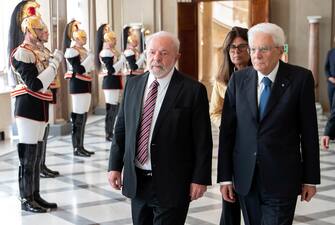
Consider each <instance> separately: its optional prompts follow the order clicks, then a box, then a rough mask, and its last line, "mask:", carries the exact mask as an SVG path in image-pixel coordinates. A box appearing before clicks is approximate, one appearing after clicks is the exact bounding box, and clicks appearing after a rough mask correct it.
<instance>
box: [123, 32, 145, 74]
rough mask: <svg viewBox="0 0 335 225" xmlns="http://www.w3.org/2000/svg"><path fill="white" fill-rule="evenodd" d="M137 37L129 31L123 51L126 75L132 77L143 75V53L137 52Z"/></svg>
mask: <svg viewBox="0 0 335 225" xmlns="http://www.w3.org/2000/svg"><path fill="white" fill-rule="evenodd" d="M138 48H139V37H138V36H137V35H136V34H135V32H132V30H131V29H130V30H129V36H128V37H127V48H126V49H125V50H124V55H125V57H126V59H127V67H126V75H128V77H132V76H135V75H139V74H143V73H144V69H143V67H144V64H145V58H146V55H145V52H142V53H141V52H140V51H139V49H138Z"/></svg>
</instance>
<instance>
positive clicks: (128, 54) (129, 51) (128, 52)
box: [124, 49, 135, 57]
mask: <svg viewBox="0 0 335 225" xmlns="http://www.w3.org/2000/svg"><path fill="white" fill-rule="evenodd" d="M124 55H125V56H126V57H128V56H132V55H135V52H134V51H133V50H131V49H126V50H124Z"/></svg>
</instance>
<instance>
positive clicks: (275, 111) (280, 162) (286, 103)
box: [218, 62, 320, 197]
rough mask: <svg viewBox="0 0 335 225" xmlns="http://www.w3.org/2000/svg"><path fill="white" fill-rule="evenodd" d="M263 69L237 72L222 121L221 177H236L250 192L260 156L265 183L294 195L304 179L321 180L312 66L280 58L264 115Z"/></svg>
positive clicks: (269, 189)
mask: <svg viewBox="0 0 335 225" xmlns="http://www.w3.org/2000/svg"><path fill="white" fill-rule="evenodd" d="M257 79H258V76H257V71H256V70H254V69H253V68H251V67H250V68H247V69H245V70H242V71H238V72H236V73H234V74H233V76H232V78H231V80H230V82H229V84H228V88H227V91H226V95H225V101H224V107H223V114H222V115H223V117H222V122H221V131H220V141H219V156H218V157H219V158H218V182H222V181H232V180H233V182H234V185H235V189H236V191H237V192H238V193H239V194H241V195H246V194H247V193H248V192H249V190H250V186H251V183H252V180H253V176H254V170H255V166H256V160H257V162H258V164H257V165H258V168H259V172H260V179H261V181H262V185H263V189H265V190H266V194H269V195H270V196H273V197H293V196H296V195H298V194H299V193H300V192H301V185H302V184H303V183H305V184H319V183H320V165H319V142H318V140H319V139H318V129H317V119H316V109H315V100H314V80H313V76H312V73H311V71H309V70H307V69H304V68H301V67H298V66H293V65H290V64H285V63H283V62H280V64H279V69H278V73H277V76H276V79H275V81H274V83H273V86H272V89H271V95H270V98H269V101H268V104H267V107H266V109H265V115H264V117H263V119H262V120H261V121H259V117H258V105H257Z"/></svg>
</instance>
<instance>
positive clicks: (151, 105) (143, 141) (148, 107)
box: [136, 80, 159, 165]
mask: <svg viewBox="0 0 335 225" xmlns="http://www.w3.org/2000/svg"><path fill="white" fill-rule="evenodd" d="M158 86H159V83H158V81H157V80H154V81H153V82H152V83H151V85H150V88H149V93H148V96H147V99H146V100H145V103H144V106H143V112H142V118H141V125H140V130H139V135H138V139H137V152H136V158H137V160H138V161H139V163H141V164H142V165H143V164H144V163H145V162H146V161H147V160H148V142H149V136H150V129H151V122H152V116H153V114H154V110H155V105H156V99H157V89H158Z"/></svg>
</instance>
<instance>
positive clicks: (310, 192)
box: [301, 184, 316, 202]
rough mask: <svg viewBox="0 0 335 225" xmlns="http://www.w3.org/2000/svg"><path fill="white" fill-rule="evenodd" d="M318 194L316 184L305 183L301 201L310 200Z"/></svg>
mask: <svg viewBox="0 0 335 225" xmlns="http://www.w3.org/2000/svg"><path fill="white" fill-rule="evenodd" d="M315 194H316V186H314V185H308V184H303V185H302V192H301V201H306V202H309V201H310V200H311V199H312V198H313V196H314V195H315Z"/></svg>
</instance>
